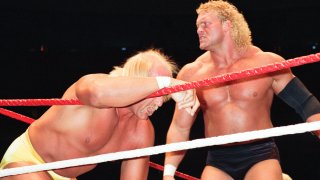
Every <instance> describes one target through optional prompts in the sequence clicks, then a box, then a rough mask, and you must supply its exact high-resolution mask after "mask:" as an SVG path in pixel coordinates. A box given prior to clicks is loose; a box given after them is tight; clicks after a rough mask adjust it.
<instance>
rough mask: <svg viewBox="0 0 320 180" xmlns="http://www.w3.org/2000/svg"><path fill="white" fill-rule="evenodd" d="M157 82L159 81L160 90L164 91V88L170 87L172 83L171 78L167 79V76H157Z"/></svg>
mask: <svg viewBox="0 0 320 180" xmlns="http://www.w3.org/2000/svg"><path fill="white" fill-rule="evenodd" d="M156 80H157V83H158V87H159V89H162V88H165V87H169V86H170V82H171V78H170V77H167V76H156Z"/></svg>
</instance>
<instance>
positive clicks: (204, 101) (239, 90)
mask: <svg viewBox="0 0 320 180" xmlns="http://www.w3.org/2000/svg"><path fill="white" fill-rule="evenodd" d="M255 65H256V63H250V62H249V63H239V64H235V65H233V66H230V67H227V68H221V69H219V68H214V67H212V66H211V67H210V66H208V67H203V68H202V69H201V70H199V71H198V73H196V74H195V76H194V78H197V79H198V80H202V79H208V78H209V79H210V78H213V77H217V76H224V75H225V74H230V73H234V72H239V71H241V70H244V69H249V68H251V67H254V66H255ZM271 86H272V78H271V77H269V76H268V75H259V76H253V77H248V78H243V79H238V80H233V81H226V82H222V83H215V84H211V85H209V86H206V87H203V88H198V89H197V94H198V98H199V100H200V102H201V105H202V106H203V107H208V106H219V105H222V104H225V103H237V102H254V101H259V100H261V99H264V98H266V97H269V96H270V93H271V91H272V89H271Z"/></svg>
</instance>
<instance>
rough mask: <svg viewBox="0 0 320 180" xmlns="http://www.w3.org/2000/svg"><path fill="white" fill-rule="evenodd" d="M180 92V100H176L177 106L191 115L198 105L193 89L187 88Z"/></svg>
mask: <svg viewBox="0 0 320 180" xmlns="http://www.w3.org/2000/svg"><path fill="white" fill-rule="evenodd" d="M181 93H183V96H181V94H180V101H178V102H177V105H178V108H179V109H185V110H186V111H187V112H188V113H189V114H190V115H191V116H193V115H194V114H195V112H196V111H197V110H198V108H199V106H200V103H199V100H198V98H197V96H196V93H195V90H188V91H184V92H181Z"/></svg>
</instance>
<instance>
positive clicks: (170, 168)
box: [163, 164, 177, 176]
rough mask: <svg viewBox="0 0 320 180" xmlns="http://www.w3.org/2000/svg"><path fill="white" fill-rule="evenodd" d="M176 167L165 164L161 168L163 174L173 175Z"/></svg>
mask: <svg viewBox="0 0 320 180" xmlns="http://www.w3.org/2000/svg"><path fill="white" fill-rule="evenodd" d="M176 170H177V167H175V166H174V165H172V164H166V165H165V166H164V170H163V176H174V174H175V172H176Z"/></svg>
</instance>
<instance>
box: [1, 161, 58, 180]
mask: <svg viewBox="0 0 320 180" xmlns="http://www.w3.org/2000/svg"><path fill="white" fill-rule="evenodd" d="M30 165H34V164H33V163H30V162H13V163H9V164H7V165H6V166H5V167H4V169H9V168H15V167H22V166H30ZM21 179H32V180H52V178H51V176H50V175H49V174H48V173H47V172H34V173H27V174H19V175H12V176H7V177H3V178H2V179H1V180H21Z"/></svg>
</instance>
